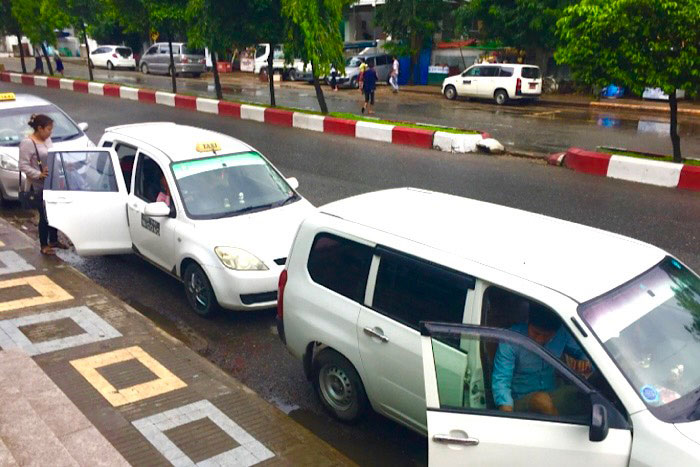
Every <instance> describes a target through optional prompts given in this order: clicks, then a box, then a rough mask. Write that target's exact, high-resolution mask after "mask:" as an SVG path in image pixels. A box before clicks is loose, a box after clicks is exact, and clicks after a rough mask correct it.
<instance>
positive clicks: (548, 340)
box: [491, 302, 591, 415]
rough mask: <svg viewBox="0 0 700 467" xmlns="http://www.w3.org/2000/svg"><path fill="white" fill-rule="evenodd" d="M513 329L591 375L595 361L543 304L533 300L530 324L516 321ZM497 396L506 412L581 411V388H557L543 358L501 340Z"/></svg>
mask: <svg viewBox="0 0 700 467" xmlns="http://www.w3.org/2000/svg"><path fill="white" fill-rule="evenodd" d="M510 330H511V331H514V332H517V333H519V334H523V335H525V336H528V337H530V339H532V340H534V341H535V342H537V343H538V344H539V345H541V346H543V347H544V348H545V349H547V350H548V351H549V352H551V353H552V354H554V355H555V356H557V357H559V358H562V357H565V361H566V363H567V364H568V365H569V366H570V367H572V369H573V370H574V371H576V372H578V373H581V374H584V375H586V374H589V373H590V371H591V363H590V361H589V360H588V358H587V357H586V355H585V354H584V353H583V351H582V350H581V348H580V347H579V345H578V343H577V342H576V341H575V340H574V338H573V337H572V336H571V335H570V334H569V332H568V331H567V330H566V329H565V328H564V326H563V325H562V323H561V320H560V319H559V317H558V316H556V315H555V314H554V313H552V312H551V311H549V310H548V309H547V308H545V307H544V306H543V305H540V304H538V303H534V302H530V313H529V318H528V322H527V324H524V323H523V324H516V325H515V326H513V327H511V328H510ZM491 386H492V390H493V399H494V402H495V404H496V407H498V409H499V410H501V411H504V412H513V411H515V412H530V413H539V414H546V415H560V414H561V415H573V414H577V413H578V412H580V411H581V407H580V404H578V401H577V400H576V393H577V389H576V388H574V387H572V386H566V385H564V386H561V387H559V388H557V387H556V379H555V371H554V368H553V367H552V366H551V365H548V364H547V363H545V362H544V360H542V359H541V358H540V357H538V356H536V355H534V354H533V353H532V352H529V351H527V350H525V349H524V348H522V347H520V346H514V345H511V344H509V343H507V342H501V343H500V344H499V346H498V350H497V351H496V356H495V358H494V363H493V375H492V381H491Z"/></svg>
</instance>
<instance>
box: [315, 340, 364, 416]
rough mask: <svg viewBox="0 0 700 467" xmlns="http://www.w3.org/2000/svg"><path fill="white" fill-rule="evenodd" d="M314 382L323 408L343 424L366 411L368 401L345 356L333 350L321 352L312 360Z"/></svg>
mask: <svg viewBox="0 0 700 467" xmlns="http://www.w3.org/2000/svg"><path fill="white" fill-rule="evenodd" d="M312 371H313V385H314V389H315V390H316V394H317V395H318V397H319V399H320V400H321V404H323V407H324V409H325V410H326V411H327V412H328V413H330V414H331V415H332V416H333V417H335V418H336V419H338V420H340V421H341V422H345V423H354V422H357V421H359V420H361V419H362V417H363V416H364V415H365V414H366V412H367V408H368V407H369V402H368V401H367V393H366V392H365V387H364V385H363V384H362V380H361V379H360V375H358V374H357V371H356V370H355V367H354V366H353V365H352V363H350V361H348V359H347V358H345V357H343V356H342V355H340V354H339V353H338V352H336V351H335V350H331V349H326V350H323V351H321V353H319V354H318V355H317V356H316V358H315V359H314V363H313V370H312Z"/></svg>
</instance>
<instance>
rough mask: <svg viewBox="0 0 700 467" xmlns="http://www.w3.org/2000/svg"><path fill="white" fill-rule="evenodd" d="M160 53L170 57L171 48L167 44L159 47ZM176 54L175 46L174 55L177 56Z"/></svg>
mask: <svg viewBox="0 0 700 467" xmlns="http://www.w3.org/2000/svg"><path fill="white" fill-rule="evenodd" d="M158 53H159V54H168V55H170V48H169V47H168V45H167V44H165V45H161V46H160V47H158ZM175 53H176V52H175V46H173V54H175Z"/></svg>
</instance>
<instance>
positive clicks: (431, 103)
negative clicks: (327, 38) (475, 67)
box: [0, 59, 700, 158]
mask: <svg viewBox="0 0 700 467" xmlns="http://www.w3.org/2000/svg"><path fill="white" fill-rule="evenodd" d="M0 63H5V64H6V66H7V67H8V69H14V70H19V69H20V66H19V60H17V59H0ZM94 72H95V79H97V80H100V81H110V82H117V83H122V84H126V85H132V86H145V87H150V88H154V89H160V90H165V91H170V90H171V89H172V88H171V79H170V77H168V76H158V75H144V74H142V73H140V72H138V71H136V72H130V71H125V70H115V71H108V70H104V69H96V70H94ZM66 74H67V75H69V76H72V77H80V78H83V79H87V76H88V70H87V68H86V66H84V65H78V64H73V63H67V64H66ZM236 75H238V76H241V73H237V74H236ZM244 75H246V76H249V75H250V74H247V73H246V74H244ZM276 86H277V87H276V91H275V93H276V98H277V104H278V105H281V106H287V107H295V108H302V109H310V110H318V102H317V100H316V95H315V92H314V89H313V87H312V86H311V85H302V84H299V83H296V84H294V85H287V84H284V85H282V86H280V85H279V84H277V85H276ZM178 91H179V92H184V93H189V94H196V95H200V96H209V97H213V96H214V95H215V92H214V85H213V81H212V80H211V78H209V81H207V80H206V79H192V78H186V77H181V78H178ZM324 93H325V96H326V99H327V102H328V107H329V109H330V110H331V111H332V112H349V113H355V114H356V113H359V110H360V106H361V101H360V99H361V96H360V93H359V92H358V91H357V90H349V89H347V90H341V91H339V92H331V91H330V88H329V87H328V86H324ZM224 97H225V98H227V99H232V100H237V101H243V102H251V103H260V104H269V91H268V88H267V83H265V82H260V81H258V80H256V79H241V80H240V82H239V83H237V84H235V85H224ZM376 111H377V116H378V117H381V118H387V119H393V120H405V121H412V122H419V123H429V124H433V125H445V126H453V127H457V128H464V129H477V130H482V131H487V132H489V133H490V134H491V135H492V136H493V137H494V138H496V139H498V140H499V141H500V142H501V143H503V144H504V145H505V146H507V147H509V148H514V149H518V150H526V151H534V152H538V153H547V154H549V153H553V152H557V151H562V150H565V149H566V148H568V147H571V146H578V147H583V148H586V149H595V148H596V146H612V147H617V148H627V149H632V150H639V151H644V152H652V153H660V154H671V153H672V152H673V150H672V147H671V142H670V137H669V117H668V115H664V114H642V115H640V114H639V113H636V112H625V111H610V110H605V109H596V108H590V109H589V108H577V107H552V106H551V105H546V106H544V105H537V104H523V103H514V104H511V105H507V106H496V105H494V104H492V103H490V102H474V101H467V100H458V101H455V102H452V101H448V100H447V99H444V98H443V97H441V96H439V95H424V94H416V93H403V94H402V93H399V95H393V94H391V93H390V92H389V91H388V89H386V87H384V89H382V87H380V89H379V91H378V93H377V105H376ZM679 134H680V135H681V147H682V151H683V154H684V156H686V157H688V156H693V157H697V158H700V118H698V117H689V116H683V115H681V116H679Z"/></svg>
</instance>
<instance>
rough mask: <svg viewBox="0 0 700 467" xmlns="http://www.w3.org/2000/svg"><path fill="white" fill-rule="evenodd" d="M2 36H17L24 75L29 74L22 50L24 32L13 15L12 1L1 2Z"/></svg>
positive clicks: (0, 28)
mask: <svg viewBox="0 0 700 467" xmlns="http://www.w3.org/2000/svg"><path fill="white" fill-rule="evenodd" d="M0 35H5V36H16V37H17V44H18V46H19V57H20V60H21V62H22V73H26V72H27V65H26V63H25V61H24V49H23V48H22V31H21V29H20V27H19V23H18V22H17V19H16V18H15V16H14V15H13V14H12V1H11V0H2V1H0Z"/></svg>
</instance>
